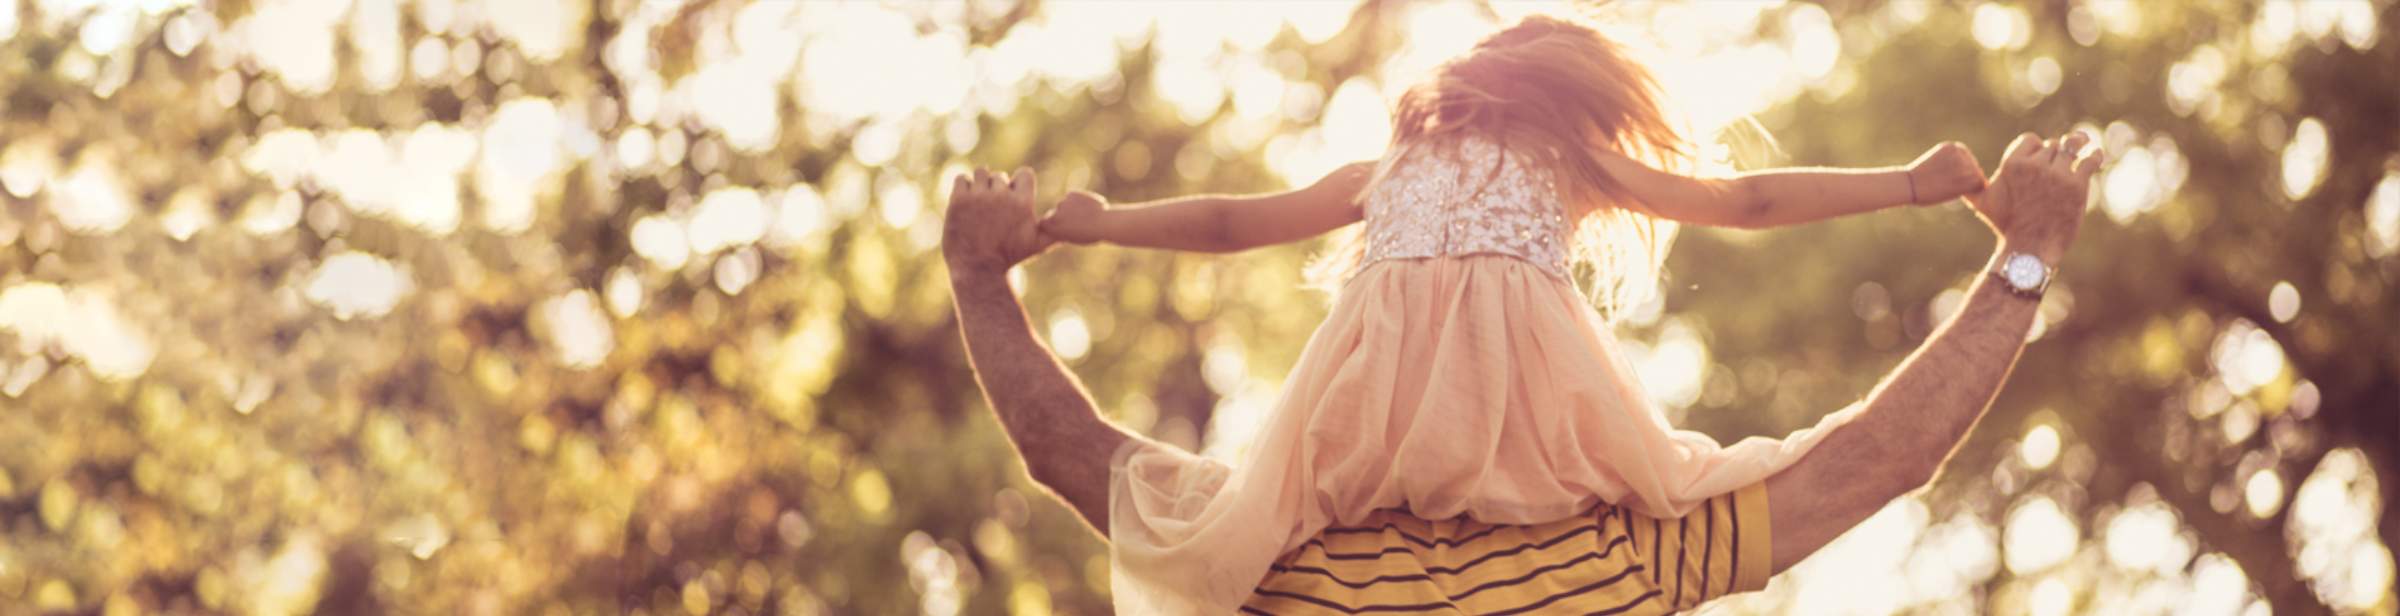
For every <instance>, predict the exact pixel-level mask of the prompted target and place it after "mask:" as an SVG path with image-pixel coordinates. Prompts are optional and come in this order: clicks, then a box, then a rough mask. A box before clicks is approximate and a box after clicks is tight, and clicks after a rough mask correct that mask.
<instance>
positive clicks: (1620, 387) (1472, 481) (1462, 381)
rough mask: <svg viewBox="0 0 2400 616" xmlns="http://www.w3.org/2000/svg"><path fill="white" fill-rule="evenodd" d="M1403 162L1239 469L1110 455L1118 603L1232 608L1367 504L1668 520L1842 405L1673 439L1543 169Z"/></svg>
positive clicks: (1470, 161) (1798, 439) (1744, 482)
mask: <svg viewBox="0 0 2400 616" xmlns="http://www.w3.org/2000/svg"><path fill="white" fill-rule="evenodd" d="M1402 151H1403V152H1407V153H1406V154H1403V155H1400V158H1399V159H1398V160H1389V159H1387V160H1386V161H1384V164H1385V165H1388V166H1389V167H1388V169H1387V171H1386V174H1385V176H1384V179H1383V181H1381V182H1380V183H1378V184H1377V185H1376V186H1375V187H1374V188H1373V189H1372V190H1371V191H1370V192H1369V193H1368V195H1367V200H1366V203H1365V209H1366V212H1365V215H1366V236H1365V241H1366V252H1365V255H1364V258H1363V259H1361V260H1360V264H1359V265H1358V266H1357V268H1356V269H1355V270H1353V271H1352V272H1351V273H1350V278H1349V280H1348V281H1347V282H1346V283H1345V284H1344V285H1343V286H1342V288H1341V291H1340V295H1339V297H1338V298H1337V299H1336V300H1335V303H1334V305H1333V308H1332V310H1331V311H1330V314H1328V315H1327V316H1326V319H1325V323H1324V324H1322V325H1320V326H1318V328H1317V331H1316V333H1315V334H1314V335H1312V336H1311V337H1310V338H1309V341H1308V345H1307V347H1306V348H1305V349H1304V350H1303V351H1302V352H1301V355H1300V359H1299V363H1298V364H1297V365H1295V366H1294V367H1293V368H1292V371H1291V374H1290V376H1289V377H1288V379H1287V380H1286V381H1285V384H1284V390H1283V392H1282V395H1281V398H1280V399H1278V400H1277V402H1276V404H1275V407H1274V409H1273V411H1271V412H1272V415H1271V416H1270V417H1269V418H1268V419H1267V423H1266V425H1265V426H1264V427H1263V428H1262V429H1261V431H1260V432H1259V435H1258V436H1257V440H1256V441H1255V442H1253V443H1252V444H1251V446H1250V448H1249V450H1248V452H1247V453H1246V458H1245V459H1244V460H1243V464H1242V466H1240V467H1238V468H1231V467H1228V466H1226V465H1224V464H1221V463H1218V462H1216V461H1213V460H1209V459H1206V458H1202V457H1199V456H1195V455H1192V454H1190V453H1187V452H1184V451H1181V450H1179V449H1175V448H1172V447H1163V446H1156V445H1148V444H1141V443H1136V444H1134V445H1129V446H1128V447H1127V448H1126V449H1125V450H1124V451H1120V452H1118V453H1117V456H1116V458H1115V462H1114V464H1115V466H1114V467H1113V469H1114V472H1113V477H1112V479H1111V485H1110V487H1109V510H1110V511H1109V535H1110V551H1111V556H1112V557H1113V567H1114V570H1113V576H1112V578H1113V581H1112V591H1113V593H1114V601H1115V603H1116V607H1117V610H1118V612H1119V613H1124V614H1212V615H1213V614H1230V613H1233V612H1234V610H1235V609H1237V607H1238V606H1240V605H1241V603H1242V602H1243V601H1244V600H1246V599H1248V598H1249V596H1250V594H1251V593H1252V591H1253V590H1255V589H1256V587H1257V585H1258V583H1259V580H1260V579H1261V578H1262V577H1263V576H1264V575H1265V574H1266V573H1267V570H1268V567H1269V565H1271V564H1273V562H1274V561H1275V559H1276V558H1277V557H1278V556H1280V555H1281V554H1283V553H1284V552H1285V551H1287V550H1291V549H1294V548H1297V547H1298V546H1300V545H1301V544H1302V543H1304V542H1306V541H1307V540H1308V539H1309V538H1310V537H1311V536H1314V535H1315V534H1317V532H1318V531H1321V530H1323V529H1324V528H1326V527H1327V526H1329V525H1334V524H1356V523H1358V521H1359V520H1361V519H1363V518H1364V517H1366V515H1367V514H1368V513H1370V512H1373V511H1375V510H1377V509H1385V508H1405V509H1407V510H1409V511H1410V512H1412V513H1414V514H1415V515H1416V516H1418V517H1422V518H1426V519H1435V520H1439V519H1446V518H1451V517H1455V516H1458V515H1461V514H1464V515H1468V516H1472V517H1474V518H1475V519H1477V520H1482V521H1484V522H1487V523H1495V524H1534V523H1541V522H1549V521H1554V520H1558V519H1561V518H1565V517H1568V516H1572V515H1576V514H1578V513H1581V512H1584V511H1588V510H1589V509H1590V508H1591V507H1593V506H1594V505H1596V504H1598V503H1599V502H1601V501H1606V502H1609V503H1614V504H1617V505H1621V506H1629V507H1633V508H1634V509H1635V510H1637V511H1640V512H1642V513H1645V514H1648V515H1653V516H1660V517H1665V516H1676V515H1681V514H1682V513H1683V512H1685V511H1687V510H1689V509H1690V508H1692V507H1693V506H1695V505H1697V504H1699V503H1700V502H1702V501H1704V500H1706V499H1708V498H1709V497H1713V496H1719V495H1723V494H1726V493H1730V492H1733V491H1735V490H1737V489H1740V488H1743V487H1746V486H1749V485H1751V484H1755V483H1758V482H1760V481H1763V480H1765V479H1766V478H1767V476H1768V475H1771V474H1774V473H1775V472H1776V471H1778V470H1781V469H1782V468H1784V467H1785V466H1788V465H1790V464H1791V463H1792V462H1793V461H1796V460H1798V459H1799V458H1800V457H1801V456H1802V455H1803V454H1806V453H1807V452H1808V450H1809V449H1810V448H1811V447H1812V446H1814V445H1815V444H1816V442H1817V441H1818V440H1819V439H1820V438H1821V437H1822V436H1823V435H1824V434H1825V433H1826V432H1828V430H1829V428H1831V427H1833V426H1834V425H1838V424H1840V423H1843V422H1846V421H1848V420H1849V418H1850V417H1852V416H1853V415H1854V414H1855V413H1854V412H1847V411H1846V412H1842V413H1836V414H1834V415H1831V416H1828V417H1827V418H1826V419H1824V420H1823V421H1821V422H1820V423H1819V424H1818V425H1817V426H1815V427H1812V428H1809V429H1806V430H1802V431H1800V432H1796V433H1794V434H1792V435H1790V436H1787V437H1785V438H1784V439H1781V440H1775V439H1767V438H1755V437H1754V438H1750V439H1745V440H1743V441H1741V442H1739V443H1736V444H1734V445H1733V446H1730V447H1727V446H1723V445H1719V444H1718V443H1717V442H1716V441H1715V440H1713V439H1710V438H1709V437H1708V436H1706V435H1703V434H1700V433H1697V432H1690V431H1680V430H1676V429H1675V428H1674V427H1673V426H1670V425H1668V424H1667V420H1666V417H1665V416H1664V415H1663V414H1661V412H1660V411H1659V409H1658V408H1657V407H1656V406H1655V405H1654V404H1653V403H1652V402H1651V401H1650V399H1649V398H1648V397H1647V396H1646V395H1645V394H1644V393H1643V391H1642V388H1641V385H1640V383H1638V382H1636V381H1635V376H1634V372H1633V370H1632V369H1631V367H1630V366H1628V365H1627V364H1626V362H1625V358H1624V357H1623V356H1622V354H1621V352H1620V350H1619V349H1618V343H1617V341H1616V338H1615V336H1614V335H1613V334H1612V333H1611V331H1610V328H1609V325H1608V323H1606V322H1605V321H1603V320H1602V318H1601V316H1600V315H1599V314H1598V313H1597V312H1596V311H1594V309H1593V308H1592V306H1591V303H1590V301H1589V300H1588V299H1587V297H1586V296H1585V295H1584V294H1583V293H1582V292H1580V291H1579V290H1578V289H1577V288H1576V286H1575V284H1574V283H1573V282H1572V281H1571V279H1570V278H1569V277H1568V274H1567V269H1566V267H1567V259H1566V255H1567V252H1568V250H1567V245H1566V242H1567V233H1568V230H1569V225H1568V222H1567V220H1566V219H1565V216H1564V215H1563V213H1562V209H1561V206H1560V204H1559V200H1558V197H1557V195H1556V192H1555V191H1554V190H1553V189H1552V188H1551V184H1550V182H1549V180H1548V176H1547V174H1546V172H1544V171H1543V170H1542V169H1541V168H1539V167H1536V166H1534V165H1532V164H1529V163H1526V160H1525V158H1524V157H1522V156H1517V155H1512V154H1510V153H1508V152H1506V151H1505V150H1503V149H1502V148H1500V147H1498V146H1497V145H1495V144H1493V143H1491V142H1490V141H1487V140H1483V139H1479V138H1467V139H1464V140H1462V141H1460V142H1458V143H1457V144H1456V147H1441V146H1432V147H1416V148H1407V149H1405V150H1402Z"/></svg>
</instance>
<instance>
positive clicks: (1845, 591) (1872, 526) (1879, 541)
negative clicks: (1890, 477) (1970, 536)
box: [1775, 493, 1972, 614]
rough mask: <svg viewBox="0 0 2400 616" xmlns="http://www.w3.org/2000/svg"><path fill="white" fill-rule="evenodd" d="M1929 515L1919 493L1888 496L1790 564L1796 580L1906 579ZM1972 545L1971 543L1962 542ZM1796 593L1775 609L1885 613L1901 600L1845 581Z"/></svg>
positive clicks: (1803, 586) (1806, 586) (1807, 586)
mask: <svg viewBox="0 0 2400 616" xmlns="http://www.w3.org/2000/svg"><path fill="white" fill-rule="evenodd" d="M1929 517H1930V514H1929V513H1928V512H1927V511H1926V507H1925V502H1924V500H1923V499H1922V494H1921V493H1919V494H1912V495H1910V496H1907V497H1904V498H1901V499H1899V500H1895V501H1892V503H1891V504H1889V505H1885V506H1884V507H1883V508H1882V509H1880V510H1877V511H1876V512H1875V515H1872V516H1868V517H1867V519H1866V521H1864V522H1860V523H1859V524H1858V526H1856V527H1852V528H1851V529H1850V530H1849V532H1845V533H1842V535H1841V536H1840V537H1837V538H1835V539H1834V540H1833V542H1832V543H1828V544H1826V545H1825V547H1824V548H1823V549H1820V550H1818V551H1817V553H1816V554H1815V555H1813V556H1810V557H1809V558H1808V559H1807V560H1804V561H1801V563H1800V565H1799V566H1798V567H1796V568H1794V571H1795V572H1800V573H1799V575H1797V576H1794V577H1796V578H1801V579H1812V580H1827V579H1844V580H1861V579H1874V580H1898V579H1906V578H1905V577H1904V573H1906V571H1905V570H1906V565H1907V564H1909V562H1910V560H1909V554H1910V552H1911V549H1912V548H1913V547H1914V546H1915V545H1916V543H1917V539H1918V537H1919V536H1920V535H1922V534H1923V533H1924V532H1925V528H1926V521H1927V519H1928V518H1929ZM1966 543H1967V544H1970V545H1971V544H1972V542H1971V541H1970V542H1966ZM1799 586H1800V588H1799V593H1798V596H1796V597H1793V598H1792V599H1791V602H1790V603H1789V604H1786V605H1783V606H1781V607H1780V609H1777V610H1775V611H1780V612H1788V613H1794V614H1858V613H1865V614H1887V613H1892V612H1896V611H1899V609H1900V608H1901V607H1902V606H1903V605H1905V603H1904V602H1903V600H1904V599H1905V597H1904V596H1902V594H1901V593H1896V592H1894V593H1861V592H1857V589H1856V588H1855V587H1853V586H1852V585H1849V584H1842V583H1829V584H1800V585H1799Z"/></svg>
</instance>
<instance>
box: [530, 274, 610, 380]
mask: <svg viewBox="0 0 2400 616" xmlns="http://www.w3.org/2000/svg"><path fill="white" fill-rule="evenodd" d="M534 312H535V313H536V314H538V315H540V316H541V322H542V324H543V327H542V333H543V334H544V336H543V337H545V338H548V339H549V341H550V351H551V352H552V353H555V354H557V355H558V361H559V362H560V363H562V364H565V365H566V366H567V367H568V368H578V369H581V368H590V367H593V366H598V365H600V361H601V360H604V359H608V352H609V351H610V350H611V349H614V348H616V346H617V345H616V334H615V331H614V330H613V329H612V328H610V327H609V325H608V315H606V314H603V313H601V312H600V301H599V300H598V298H595V297H593V296H592V292H591V291H588V290H584V289H576V290H573V291H568V292H567V293H566V294H565V295H561V296H556V297H552V298H550V299H547V300H543V301H542V303H541V304H540V305H537V306H535V307H534Z"/></svg>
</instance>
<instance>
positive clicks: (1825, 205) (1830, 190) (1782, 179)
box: [1722, 167, 1913, 228]
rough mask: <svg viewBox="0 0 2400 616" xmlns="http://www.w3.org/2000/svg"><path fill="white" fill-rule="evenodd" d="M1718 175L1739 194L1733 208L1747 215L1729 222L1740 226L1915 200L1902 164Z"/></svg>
mask: <svg viewBox="0 0 2400 616" xmlns="http://www.w3.org/2000/svg"><path fill="white" fill-rule="evenodd" d="M1722 181H1723V182H1727V183H1730V184H1731V185H1732V188H1731V192H1732V193H1733V194H1736V195H1740V196H1741V198H1742V199H1743V203H1742V207H1738V208H1736V210H1737V211H1739V212H1742V213H1744V214H1745V216H1744V217H1743V219H1742V220H1740V221H1738V222H1737V223H1736V224H1733V225H1730V226H1739V227H1749V228H1762V227H1780V226H1786V225H1796V224H1802V223H1809V222H1816V221H1819V220H1824V219H1827V218H1835V217H1839V216H1845V215H1849V214H1858V213H1862V212H1871V211H1875V210H1880V209H1883V208H1888V207H1892V206H1896V205H1908V204H1909V203H1910V202H1911V201H1913V195H1912V194H1911V192H1912V191H1911V190H1910V189H1909V179H1908V170H1907V168H1905V167H1887V168H1880V169H1832V168H1802V169H1774V170H1767V171H1757V172H1752V173H1746V174H1742V175H1738V176H1734V177H1732V178H1730V179H1727V180H1722Z"/></svg>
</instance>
